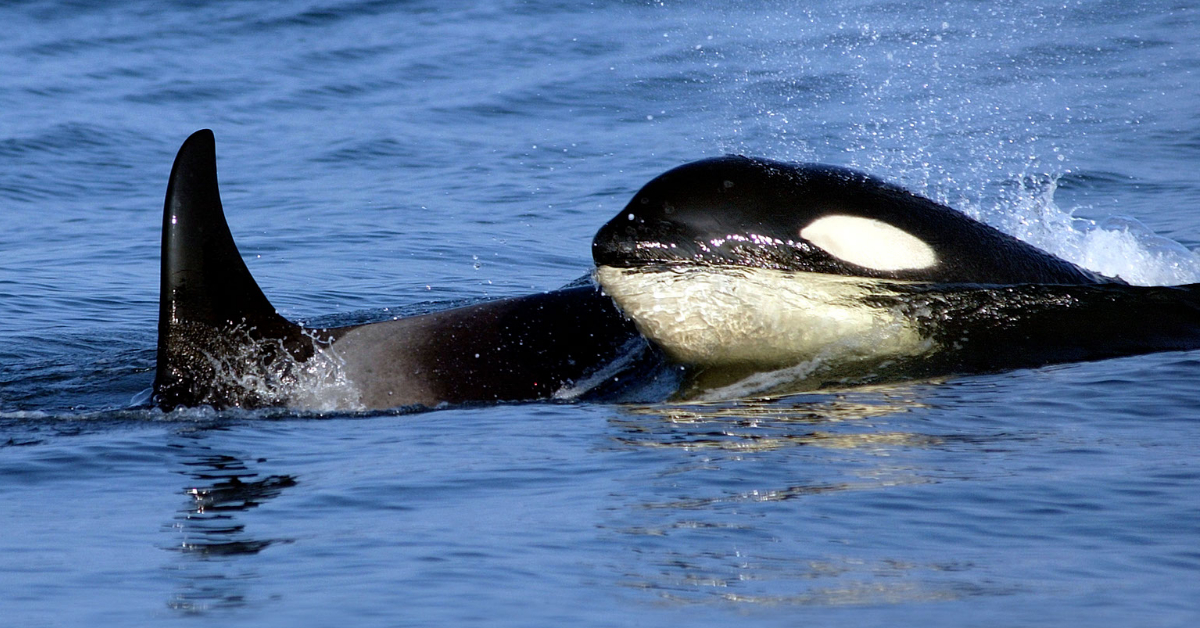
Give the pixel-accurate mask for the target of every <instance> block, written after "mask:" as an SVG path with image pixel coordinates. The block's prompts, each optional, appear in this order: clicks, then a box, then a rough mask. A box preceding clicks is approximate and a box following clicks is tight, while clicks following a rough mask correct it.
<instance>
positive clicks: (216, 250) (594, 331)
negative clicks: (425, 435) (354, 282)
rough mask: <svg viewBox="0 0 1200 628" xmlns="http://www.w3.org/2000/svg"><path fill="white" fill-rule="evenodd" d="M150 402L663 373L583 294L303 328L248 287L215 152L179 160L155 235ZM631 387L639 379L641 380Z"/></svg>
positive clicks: (481, 394)
mask: <svg viewBox="0 0 1200 628" xmlns="http://www.w3.org/2000/svg"><path fill="white" fill-rule="evenodd" d="M162 229H163V231H162V234H163V235H162V258H161V275H160V282H161V283H160V302H159V322H158V349H157V366H156V370H155V378H154V388H153V397H152V399H153V402H154V403H155V404H156V405H158V406H159V407H162V408H164V409H168V410H169V409H172V408H175V407H179V406H199V405H209V406H213V407H216V408H228V407H240V408H256V407H263V406H296V405H301V406H303V405H308V404H309V403H313V404H314V405H316V406H317V407H320V406H321V405H322V404H323V403H324V404H328V403H329V402H330V401H329V399H326V400H324V402H322V401H319V400H318V401H312V400H311V399H310V398H311V396H312V394H313V391H314V390H317V391H321V390H322V389H323V390H324V393H325V394H328V395H331V396H333V401H332V403H333V405H335V406H336V407H339V408H352V409H384V408H393V407H399V406H409V405H424V406H434V405H437V404H441V403H469V402H497V401H514V400H533V399H547V398H552V397H554V396H555V395H559V396H563V395H567V396H571V395H576V394H588V393H590V392H594V391H599V393H597V394H600V393H604V392H611V391H613V390H617V389H619V388H620V387H621V386H623V385H624V383H625V382H628V381H631V380H637V379H639V378H638V377H634V376H633V375H645V374H646V373H647V372H648V371H653V370H655V369H657V368H659V366H660V359H659V357H658V354H657V353H656V351H655V350H654V349H653V348H652V347H651V346H650V345H648V344H647V343H646V342H645V340H644V339H642V337H641V336H640V335H639V334H638V333H637V331H636V330H635V328H634V326H633V325H632V324H631V323H630V322H629V321H628V320H627V319H626V318H625V317H624V316H622V315H621V314H620V312H619V311H618V310H617V309H616V308H615V307H614V305H613V303H612V301H611V299H609V298H608V297H606V296H603V295H602V294H601V293H600V292H599V291H598V289H597V288H596V287H594V286H593V285H590V284H586V285H581V286H569V287H566V288H563V289H560V290H554V291H549V292H545V293H541V294H534V295H529V296H523V297H516V298H509V299H500V300H496V301H488V302H483V303H478V304H475V305H470V306H466V307H459V308H454V309H449V310H444V311H439V312H433V313H429V314H424V315H420V316H412V317H408V318H401V319H398V320H389V321H383V322H378V323H370V324H364V325H352V326H346V327H337V328H318V329H309V328H303V327H301V326H300V325H297V324H295V323H293V322H291V321H288V320H286V319H285V318H283V317H282V316H280V315H279V314H278V313H277V312H276V311H275V308H274V307H272V306H271V303H270V301H269V300H268V299H267V297H266V296H265V295H264V294H263V292H262V290H261V288H259V286H258V284H257V283H256V282H255V280H254V278H253V277H252V276H251V274H250V271H249V269H248V268H247V266H246V264H245V262H244V261H243V259H242V256H241V254H240V252H239V251H238V249H237V246H236V244H235V243H234V240H233V236H232V234H231V232H230V230H229V226H228V224H227V222H226V220H225V214H224V209H223V207H222V204H221V199H220V193H219V190H218V183H217V170H216V146H215V139H214V136H213V134H212V132H211V131H209V130H201V131H197V132H196V133H194V134H193V135H192V136H190V137H189V138H188V139H187V140H186V141H185V142H184V143H183V145H182V146H181V148H180V149H179V152H178V154H177V156H176V158H175V162H174V165H173V166H172V169H171V174H170V178H169V182H168V185H167V193H166V200H165V203H164V210H163V223H162ZM642 379H645V378H644V377H643V378H642Z"/></svg>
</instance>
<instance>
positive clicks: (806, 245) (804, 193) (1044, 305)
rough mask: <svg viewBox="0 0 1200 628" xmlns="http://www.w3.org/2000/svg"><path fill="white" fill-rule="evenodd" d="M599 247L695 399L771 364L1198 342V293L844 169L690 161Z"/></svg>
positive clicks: (848, 365) (857, 374)
mask: <svg viewBox="0 0 1200 628" xmlns="http://www.w3.org/2000/svg"><path fill="white" fill-rule="evenodd" d="M592 253H593V259H594V261H595V263H596V271H595V277H596V279H597V282H598V283H599V284H600V285H601V287H602V288H603V289H604V291H605V293H606V294H608V295H609V296H612V297H613V299H614V300H615V302H616V303H617V305H618V306H619V307H620V308H621V310H622V311H623V312H624V313H625V314H626V315H627V316H629V317H630V318H631V319H632V320H633V321H634V322H635V324H636V325H637V327H638V329H639V330H640V331H641V332H642V333H643V334H644V335H645V336H647V337H648V338H649V339H650V340H651V341H652V342H653V343H654V344H655V345H656V346H658V347H660V348H661V349H663V350H664V351H665V352H666V354H667V355H668V356H669V357H670V358H671V359H672V360H673V361H675V362H677V363H679V364H683V365H686V366H687V367H689V368H690V369H691V371H692V379H693V384H692V386H691V389H692V390H693V391H695V390H696V389H697V385H696V384H695V382H696V381H699V382H701V383H702V384H701V385H700V386H699V387H700V388H703V387H704V386H709V387H712V386H719V385H721V384H727V383H729V382H731V381H733V380H736V379H738V378H743V377H746V376H747V374H749V373H755V372H762V371H771V370H779V371H780V372H784V371H789V372H790V373H791V375H792V376H793V379H795V380H798V381H800V380H802V381H800V385H797V381H792V382H789V384H788V385H789V386H791V389H792V390H798V389H804V388H818V387H822V386H828V385H837V384H846V383H861V382H867V381H878V380H881V379H883V380H886V379H910V378H914V377H925V376H933V375H950V374H962V373H975V372H985V371H997V370H1005V369H1012V368H1020V367H1034V366H1041V365H1045V364H1051V363H1057V362H1068V361H1083V360H1095V359H1102V358H1108V357H1117V356H1122V355H1130V354H1136V353H1147V352H1153V351H1165V350H1183V349H1193V348H1197V347H1200V286H1198V285H1188V286H1177V287H1139V286H1129V285H1126V284H1125V282H1123V281H1121V280H1119V279H1116V278H1110V277H1104V276H1102V275H1099V274H1097V273H1094V272H1091V271H1088V270H1086V269H1083V268H1080V267H1078V266H1076V265H1074V264H1071V263H1070V262H1067V261H1066V260H1063V259H1061V258H1058V257H1056V256H1054V255H1051V254H1049V253H1047V252H1045V251H1042V250H1040V249H1037V248H1036V247H1033V246H1031V245H1029V244H1026V243H1024V242H1022V241H1020V240H1017V239H1016V238H1013V237H1011V236H1008V235H1006V234H1004V233H1002V232H1000V231H998V230H996V229H994V228H992V227H990V226H987V225H985V224H983V223H980V222H978V221H975V220H973V219H971V218H969V217H967V216H965V215H964V214H961V213H959V212H957V211H955V210H953V209H951V208H949V207H946V206H944V205H941V204H938V203H936V202H934V201H932V200H929V199H927V198H924V197H921V196H918V195H916V194H913V193H911V192H909V191H907V190H904V189H902V188H900V187H898V186H894V185H891V184H889V183H886V182H883V181H880V180H878V179H875V178H873V177H870V176H868V175H865V174H863V173H860V172H857V171H853V170H848V169H843V168H836V167H830V166H821V165H812V164H789V163H782V162H775V161H769V160H762V159H752V158H747V157H741V156H725V157H718V158H712V159H706V160H702V161H699V162H694V163H691V164H687V165H684V166H680V167H678V168H675V169H674V170H671V171H669V172H667V173H665V174H663V175H661V176H659V177H658V178H656V179H654V180H653V181H651V182H650V183H648V184H646V186H645V187H643V188H642V189H641V190H640V191H639V192H638V193H637V194H636V195H635V196H634V197H633V199H632V200H631V201H630V202H629V204H628V205H627V206H626V207H625V208H624V209H622V211H621V212H620V213H618V214H617V216H615V217H614V218H613V219H612V220H610V221H609V222H608V223H606V224H605V225H604V226H603V227H601V228H600V230H599V231H598V232H597V234H596V237H595V239H594V240H593V246H592ZM798 367H801V368H798Z"/></svg>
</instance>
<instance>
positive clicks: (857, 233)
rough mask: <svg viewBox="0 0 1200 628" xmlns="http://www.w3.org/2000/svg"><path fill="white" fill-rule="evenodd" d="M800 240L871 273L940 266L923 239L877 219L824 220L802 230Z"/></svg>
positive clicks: (838, 218) (850, 217) (825, 217)
mask: <svg viewBox="0 0 1200 628" xmlns="http://www.w3.org/2000/svg"><path fill="white" fill-rule="evenodd" d="M800 237H801V238H804V239H805V240H808V241H809V242H811V243H813V244H814V245H816V246H819V247H821V249H822V250H824V251H825V252H826V253H829V254H830V255H832V256H834V257H836V258H838V259H840V260H842V261H843V262H850V263H851V264H855V265H857V266H862V267H863V268H870V269H871V270H885V271H886V270H918V269H921V268H929V267H931V266H933V265H935V264H937V262H938V259H937V255H936V254H935V253H934V252H933V249H932V248H930V246H929V245H928V244H926V243H925V242H924V241H922V240H921V239H920V238H918V237H916V236H914V235H912V234H911V233H908V232H907V231H904V230H903V229H898V228H896V227H893V226H892V225H889V224H888V223H886V222H881V221H879V220H875V219H873V218H862V217H860V216H839V215H834V216H824V217H822V218H818V219H816V220H814V221H812V222H811V223H809V225H808V226H807V227H805V228H803V229H801V230H800Z"/></svg>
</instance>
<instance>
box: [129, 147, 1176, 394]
mask: <svg viewBox="0 0 1200 628" xmlns="http://www.w3.org/2000/svg"><path fill="white" fill-rule="evenodd" d="M593 258H594V261H595V263H596V270H595V272H594V280H595V283H584V284H581V285H571V286H568V287H565V288H562V289H559V290H553V291H549V292H545V293H541V294H535V295H529V296H523V297H515V298H510V299H501V300H497V301H488V302H483V303H478V304H475V305H470V306H466V307H459V308H452V309H447V310H443V311H439V312H433V313H430V314H424V315H420V316H413V317H408V318H402V319H398V320H389V321H382V322H377V323H369V324H362V325H349V326H344V327H332V328H305V327H302V326H300V325H298V324H295V323H293V322H291V321H288V320H286V319H285V318H283V317H282V316H280V315H279V314H278V313H277V312H276V311H275V309H274V308H273V307H272V306H271V304H270V301H269V300H268V299H267V297H266V296H265V294H263V292H262V290H261V289H260V288H259V286H258V284H257V283H256V282H255V281H254V278H253V277H252V276H251V274H250V272H249V269H248V268H247V266H246V264H245V262H244V261H243V259H242V257H241V254H240V252H239V251H238V249H237V246H236V244H235V243H234V240H233V236H232V234H231V232H230V230H229V227H228V224H227V223H226V221H225V216H224V209H223V207H222V204H221V200H220V193H219V189H218V184H217V176H216V153H215V140H214V138H213V135H212V133H211V131H207V130H204V131H198V132H196V133H195V134H193V135H192V136H191V137H189V138H188V139H187V141H185V142H184V144H183V146H182V147H181V148H180V150H179V153H178V155H177V157H176V160H175V163H174V165H173V167H172V170H171V175H170V179H169V182H168V186H167V194H166V199H165V203H164V211H163V240H162V260H161V285H160V306H159V325H158V332H159V338H158V355H157V366H156V370H155V379H154V389H153V397H152V398H153V402H154V403H155V404H157V405H158V406H160V407H162V408H164V409H172V408H175V407H179V406H197V405H210V406H214V407H217V408H227V407H242V408H255V407H263V406H292V407H295V406H300V407H314V406H315V407H328V406H329V405H330V404H332V405H333V406H334V407H336V408H337V409H367V410H370V409H386V408H394V407H399V406H410V405H420V406H435V405H438V404H442V403H471V402H497V401H519V400H536V399H548V398H555V397H574V396H577V395H584V396H585V397H586V396H589V395H590V396H591V397H592V398H621V394H623V392H622V391H624V390H626V389H627V387H628V386H630V382H639V381H642V382H644V381H659V382H665V387H666V388H668V389H670V390H679V391H680V392H679V393H678V394H679V396H682V397H688V396H690V395H693V394H694V393H695V392H696V391H698V390H700V391H703V390H704V389H705V387H711V386H716V385H721V384H723V383H727V382H729V381H732V380H735V379H737V378H739V377H745V376H746V375H747V374H752V373H758V372H762V371H770V370H773V369H782V370H787V369H791V373H792V375H793V376H794V377H793V379H794V380H796V381H792V382H789V383H788V386H789V388H788V389H789V390H799V389H804V388H816V387H822V386H827V385H831V384H833V385H838V384H847V383H848V384H855V383H860V382H869V381H880V380H887V379H911V378H914V377H924V376H928V375H942V374H957V373H972V372H982V371H994V370H1002V369H1009V368H1018V367H1026V366H1040V365H1043V364H1050V363H1055V362H1066V361H1080V360H1094V359H1101V358H1107V357H1116V356H1122V355H1130V354H1136V353H1146V352H1151V351H1164V350H1183V349H1193V348H1197V347H1200V286H1197V285H1189V286H1178V287H1149V288H1147V287H1137V286H1128V285H1125V284H1124V283H1123V282H1121V281H1119V280H1117V279H1113V278H1108V277H1103V276H1101V275H1098V274H1096V273H1093V272H1090V271H1087V270H1085V269H1082V268H1079V267H1078V266H1075V265H1073V264H1070V263H1069V262H1066V261H1065V260H1062V259H1059V258H1057V257H1055V256H1053V255H1050V254H1049V253H1046V252H1044V251H1041V250H1039V249H1036V248H1035V247H1032V246H1030V245H1028V244H1025V243H1023V242H1021V241H1019V240H1016V239H1015V238H1011V237H1009V236H1007V235H1005V234H1003V233H1001V232H999V231H997V230H995V229H992V228H991V227H988V226H986V225H983V224H982V223H978V222H976V221H973V220H971V219H969V218H967V217H965V216H963V215H962V214H960V213H958V212H956V211H954V210H952V209H950V208H948V207H945V206H942V205H939V204H937V203H934V202H933V201H931V200H928V199H925V198H923V197H920V196H917V195H915V194H912V193H910V192H907V191H905V190H903V189H902V188H899V187H896V186H892V185H890V184H887V183H884V182H882V181H879V180H877V179H874V178H872V177H869V176H867V175H864V174H861V173H858V172H855V171H851V170H845V169H840V168H832V167H828V166H815V165H797V164H785V163H781V162H772V161H765V160H755V159H749V158H744V157H723V158H715V159H709V160H703V161H700V162H695V163H692V164H688V165H684V166H681V167H679V168H676V169H674V170H671V171H669V172H667V173H665V174H664V175H662V176H660V177H658V178H656V179H655V180H653V181H651V182H650V183H648V184H647V185H646V186H645V187H644V188H642V190H641V191H639V192H638V193H637V194H636V195H635V196H634V198H633V199H632V200H631V201H630V203H629V204H628V206H626V207H625V209H623V210H622V212H621V213H620V214H618V215H617V216H616V217H615V218H613V219H612V220H611V221H609V223H607V224H606V225H604V226H603V227H602V228H601V229H600V230H599V231H598V233H597V235H596V237H595V239H594V241H593ZM1148 321H1153V323H1148ZM796 367H803V368H798V369H797V368H796ZM681 374H682V375H681ZM797 382H803V385H799V386H798V385H796V384H797ZM635 386H636V384H635ZM660 390H661V387H660ZM314 397H317V399H315V401H314ZM331 399H332V401H330V400H331Z"/></svg>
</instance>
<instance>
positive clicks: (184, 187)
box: [154, 129, 313, 409]
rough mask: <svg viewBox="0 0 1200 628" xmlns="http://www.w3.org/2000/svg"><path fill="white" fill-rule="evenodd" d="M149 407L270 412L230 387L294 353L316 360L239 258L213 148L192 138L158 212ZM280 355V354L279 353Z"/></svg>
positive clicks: (256, 394) (201, 135)
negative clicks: (155, 361)
mask: <svg viewBox="0 0 1200 628" xmlns="http://www.w3.org/2000/svg"><path fill="white" fill-rule="evenodd" d="M161 272H162V274H161V285H160V293H159V313H158V366H157V370H156V373H155V380H154V399H155V402H156V403H158V404H159V405H160V406H163V407H165V408H168V409H169V408H173V407H175V406H179V405H186V406H193V405H201V404H207V405H213V406H217V407H225V406H247V405H270V404H272V403H274V402H275V401H277V400H275V399H272V398H271V395H270V394H265V395H264V394H263V391H251V390H245V387H244V386H243V385H241V384H238V383H237V382H236V381H234V380H238V379H244V378H241V377H240V376H241V375H243V374H244V373H243V372H242V371H245V370H259V369H261V368H264V367H266V366H268V365H270V364H271V363H275V362H277V360H278V359H279V358H281V357H285V355H284V354H285V353H286V354H290V356H291V358H292V359H293V361H303V360H305V359H307V358H308V357H309V356H311V355H312V352H313V344H312V338H311V337H309V336H307V335H306V334H305V333H304V331H303V329H302V328H301V327H300V326H298V325H295V324H293V323H291V322H289V321H288V320H286V319H284V318H283V317H282V316H280V315H279V314H278V313H276V311H275V308H274V307H273V306H272V305H271V303H270V301H268V300H267V297H266V295H264V294H263V291H262V289H261V288H259V287H258V283H257V282H255V281H254V277H252V276H251V275H250V270H249V269H248V268H247V267H246V263H245V262H244V261H243V260H242V256H241V253H239V252H238V249H237V245H236V244H234V241H233V235H232V234H231V233H230V231H229V224H228V223H227V222H226V221H225V212H224V210H223V209H222V207H221V195H220V191H219V190H218V187H217V158H216V142H215V140H214V138H213V133H212V131H209V130H207V129H205V130H202V131H197V132H195V133H193V134H192V135H191V137H189V138H188V139H187V141H185V142H184V143H183V146H182V147H181V148H180V149H179V153H178V155H177V156H176V157H175V164H174V166H172V168H171V178H170V180H169V182H168V184H167V196H166V203H165V206H164V208H163V231H162V271H161ZM280 350H282V351H280Z"/></svg>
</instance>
